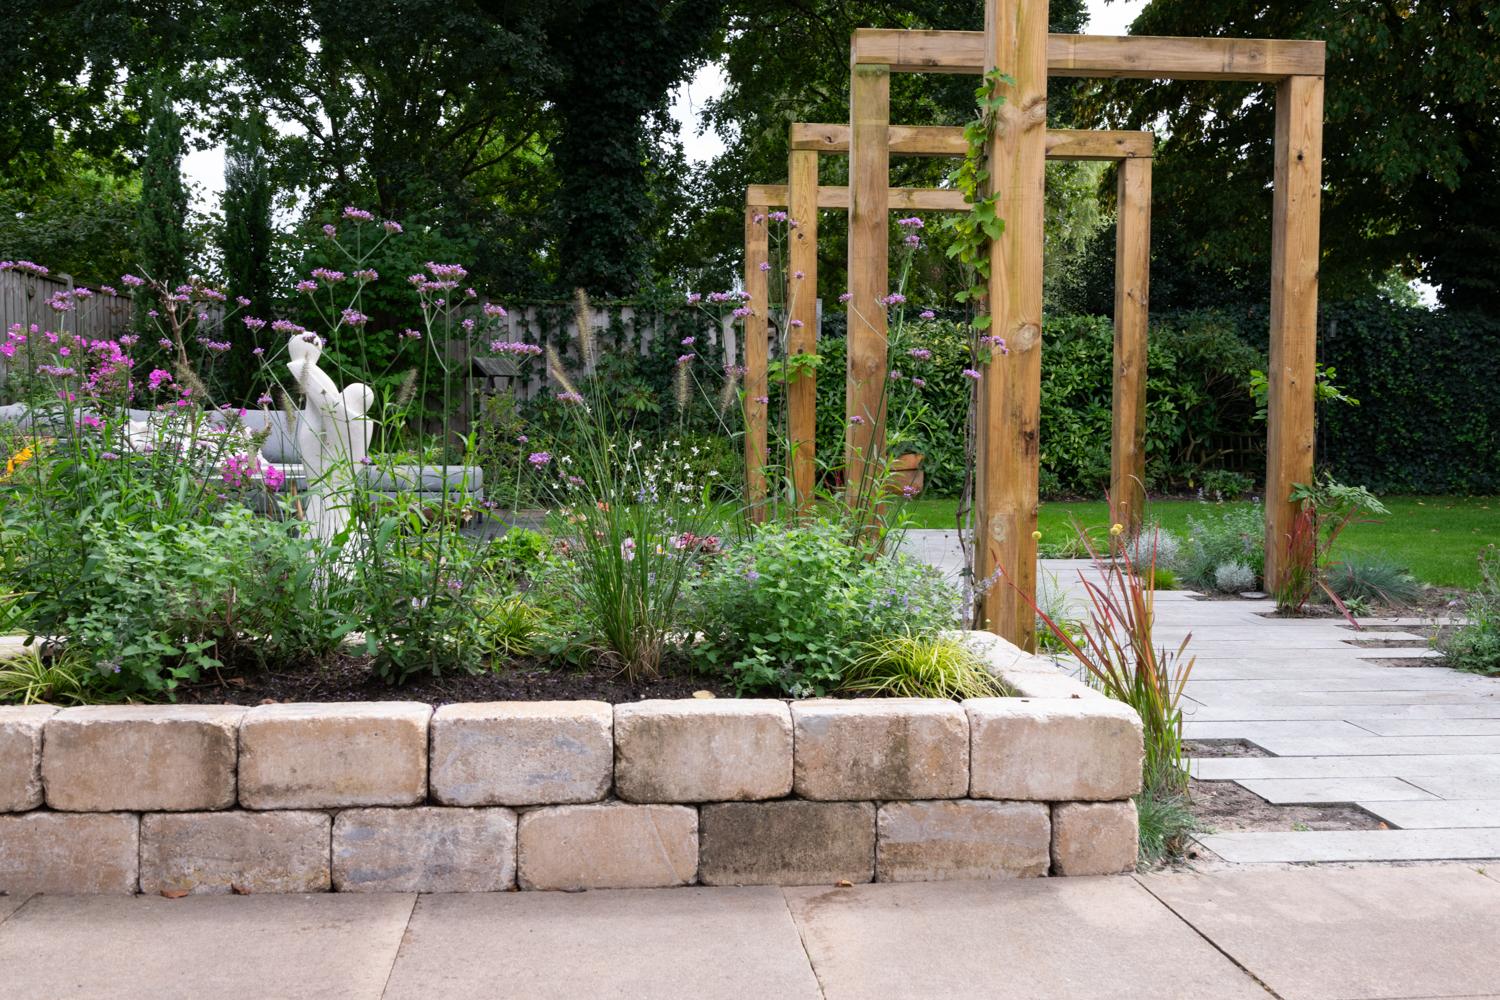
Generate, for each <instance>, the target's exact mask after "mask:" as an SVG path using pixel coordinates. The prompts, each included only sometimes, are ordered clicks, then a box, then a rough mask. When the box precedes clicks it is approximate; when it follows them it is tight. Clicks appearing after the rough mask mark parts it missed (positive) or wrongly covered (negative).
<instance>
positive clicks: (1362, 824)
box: [1182, 740, 1383, 833]
mask: <svg viewBox="0 0 1500 1000" xmlns="http://www.w3.org/2000/svg"><path fill="white" fill-rule="evenodd" d="M1182 744H1183V751H1184V752H1185V753H1186V755H1187V756H1189V757H1271V756H1274V755H1273V754H1270V753H1267V752H1266V751H1265V750H1262V749H1261V748H1260V747H1258V746H1256V745H1255V744H1253V743H1250V742H1248V741H1245V740H1183V741H1182ZM1188 795H1189V797H1190V798H1191V799H1192V805H1191V807H1190V808H1191V810H1192V813H1193V815H1194V816H1195V817H1197V818H1198V820H1199V821H1200V822H1201V823H1203V825H1204V826H1206V827H1208V828H1209V829H1211V830H1214V831H1216V832H1218V833H1235V832H1239V831H1243V830H1281V831H1291V830H1378V829H1380V828H1381V827H1382V826H1383V824H1382V823H1381V822H1380V820H1379V819H1377V818H1375V817H1374V816H1371V815H1370V814H1369V813H1367V812H1365V811H1364V810H1363V809H1359V808H1356V807H1355V806H1352V805H1326V806H1277V805H1272V804H1271V803H1269V802H1267V801H1266V800H1265V799H1263V798H1261V797H1260V796H1259V795H1256V794H1255V793H1254V792H1252V791H1250V790H1249V789H1247V788H1244V787H1242V786H1240V785H1238V784H1236V783H1235V782H1233V781H1199V780H1198V779H1196V778H1192V779H1189V781H1188Z"/></svg>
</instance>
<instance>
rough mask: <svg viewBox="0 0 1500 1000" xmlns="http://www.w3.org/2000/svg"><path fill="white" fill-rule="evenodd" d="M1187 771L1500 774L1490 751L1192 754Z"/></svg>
mask: <svg viewBox="0 0 1500 1000" xmlns="http://www.w3.org/2000/svg"><path fill="white" fill-rule="evenodd" d="M1188 773H1189V774H1191V775H1192V776H1193V777H1195V778H1198V779H1200V780H1203V781H1240V780H1242V779H1244V778H1389V777H1398V778H1408V777H1410V778H1415V777H1420V776H1436V777H1444V778H1447V777H1473V776H1475V775H1494V776H1500V756H1495V755H1492V754H1465V755H1462V756H1454V755H1439V754H1429V755H1423V754H1410V755H1403V756H1379V757H1376V756H1369V757H1194V758H1191V760H1190V761H1189V771H1188Z"/></svg>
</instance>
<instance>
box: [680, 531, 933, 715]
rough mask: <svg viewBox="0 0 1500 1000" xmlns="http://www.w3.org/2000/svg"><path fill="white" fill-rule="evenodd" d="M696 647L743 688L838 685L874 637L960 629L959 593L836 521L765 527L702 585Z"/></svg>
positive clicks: (800, 690) (798, 693)
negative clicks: (850, 535) (853, 542)
mask: <svg viewBox="0 0 1500 1000" xmlns="http://www.w3.org/2000/svg"><path fill="white" fill-rule="evenodd" d="M692 599H693V604H694V613H693V617H694V627H695V628H696V629H697V630H698V631H701V632H702V633H703V635H704V641H703V642H702V643H700V644H699V646H698V647H697V649H696V652H697V654H698V655H699V657H700V658H701V659H702V660H703V661H704V662H706V663H708V664H711V665H713V666H716V667H719V668H722V669H725V670H727V671H728V672H729V674H730V676H731V677H732V678H733V680H734V683H735V684H736V685H738V687H739V688H740V690H742V691H755V690H767V689H770V690H776V691H781V692H786V693H789V694H791V695H793V696H794V697H805V696H807V695H810V694H823V693H825V692H827V691H829V690H832V689H834V688H836V687H838V685H839V683H840V682H841V681H842V679H843V671H844V670H845V668H846V667H847V666H848V665H849V664H850V663H851V662H852V661H853V660H854V659H856V658H857V657H858V656H859V655H860V650H861V646H860V644H861V643H862V642H863V641H864V640H865V639H866V637H868V636H870V635H898V634H901V633H902V632H904V631H905V630H907V629H910V630H912V631H920V630H923V629H938V628H952V627H954V625H955V624H956V622H957V620H958V609H959V595H958V593H957V592H956V591H955V590H954V589H953V588H952V587H950V586H948V585H947V584H946V583H944V582H943V581H942V579H941V575H940V574H939V573H938V572H937V571H936V570H934V569H932V568H931V567H929V566H927V565H925V564H923V563H920V562H917V561H916V560H913V559H910V558H908V557H906V556H900V555H897V556H878V555H875V554H874V553H871V552H866V551H862V550H861V549H859V548H851V547H850V546H849V545H848V539H847V537H846V535H845V533H844V532H843V531H842V530H841V529H840V528H839V527H838V526H836V525H832V524H829V523H827V522H820V523H818V524H817V525H815V526H813V527H809V528H784V527H778V526H770V525H768V526H765V527H762V528H760V529H758V530H757V531H756V532H755V534H754V535H753V536H751V537H750V538H749V539H747V540H746V541H744V542H742V543H740V544H738V545H736V546H734V547H733V548H732V549H731V550H730V551H729V553H728V555H726V556H725V557H724V558H723V559H722V560H720V561H719V562H718V563H717V564H716V565H715V566H714V567H713V568H712V571H711V572H710V574H709V576H708V577H707V579H705V580H703V581H701V582H700V583H698V584H697V585H696V586H695V587H694V590H693V593H692Z"/></svg>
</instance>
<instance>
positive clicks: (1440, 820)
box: [1357, 799, 1500, 830]
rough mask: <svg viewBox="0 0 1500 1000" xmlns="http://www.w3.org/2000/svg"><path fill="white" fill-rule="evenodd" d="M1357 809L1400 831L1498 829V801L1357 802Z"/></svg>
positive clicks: (1499, 818) (1499, 803) (1499, 814)
mask: <svg viewBox="0 0 1500 1000" xmlns="http://www.w3.org/2000/svg"><path fill="white" fill-rule="evenodd" d="M1357 805H1358V806H1359V807H1360V808H1361V809H1363V810H1365V811H1366V812H1370V813H1374V814H1375V815H1376V816H1379V817H1380V818H1381V819H1383V820H1385V821H1386V822H1387V823H1389V824H1390V825H1391V826H1394V827H1397V828H1399V829H1402V830H1448V829H1466V828H1474V827H1486V826H1492V827H1500V799H1433V800H1430V801H1427V802H1359V803H1357Z"/></svg>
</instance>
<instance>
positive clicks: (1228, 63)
mask: <svg viewBox="0 0 1500 1000" xmlns="http://www.w3.org/2000/svg"><path fill="white" fill-rule="evenodd" d="M852 45H853V56H852V57H853V61H854V62H855V63H856V64H859V63H865V64H875V65H885V66H889V67H890V68H891V72H892V73H972V74H974V75H976V76H977V75H979V74H981V73H983V72H984V32H982V31H906V30H901V29H892V28H859V29H857V30H856V31H855V32H854V38H853V42H852ZM1323 53H1324V43H1323V42H1319V41H1303V40H1289V39H1275V38H1174V37H1169V36H1150V35H1048V36H1047V75H1048V76H1083V77H1096V78H1097V77H1123V78H1129V79H1137V80H1258V81H1274V80H1281V79H1284V78H1285V77H1289V76H1322V75H1323Z"/></svg>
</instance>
